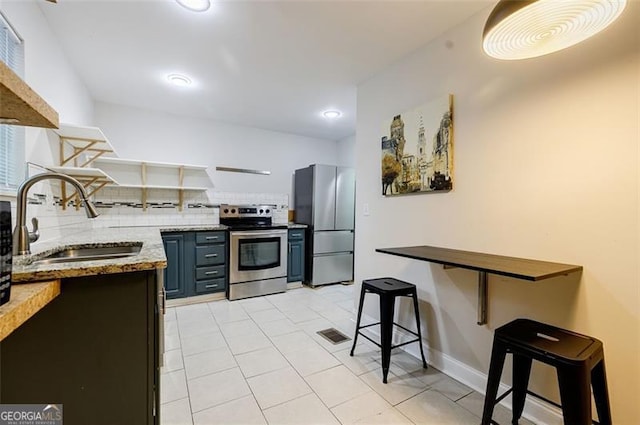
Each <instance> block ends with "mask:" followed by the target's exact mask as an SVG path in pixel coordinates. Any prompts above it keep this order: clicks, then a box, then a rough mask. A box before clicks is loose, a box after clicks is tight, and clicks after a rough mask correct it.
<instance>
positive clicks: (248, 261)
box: [220, 204, 287, 300]
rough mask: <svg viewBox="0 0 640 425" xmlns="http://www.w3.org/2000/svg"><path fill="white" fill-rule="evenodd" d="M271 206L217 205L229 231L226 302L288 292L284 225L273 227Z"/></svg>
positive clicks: (221, 219)
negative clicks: (227, 291) (227, 294)
mask: <svg viewBox="0 0 640 425" xmlns="http://www.w3.org/2000/svg"><path fill="white" fill-rule="evenodd" d="M273 208H274V207H273V206H272V205H227V204H223V205H220V224H224V225H225V226H228V227H229V228H230V231H229V239H230V242H231V243H230V252H229V299H230V300H237V299H241V298H248V297H255V296H259V295H267V294H274V293H277V292H284V291H286V290H287V226H286V225H273V223H272V218H273Z"/></svg>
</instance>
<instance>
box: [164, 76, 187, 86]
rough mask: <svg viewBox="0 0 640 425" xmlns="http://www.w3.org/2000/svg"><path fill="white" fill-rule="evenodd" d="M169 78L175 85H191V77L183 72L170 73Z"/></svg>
mask: <svg viewBox="0 0 640 425" xmlns="http://www.w3.org/2000/svg"><path fill="white" fill-rule="evenodd" d="M167 80H169V82H170V83H171V84H173V85H174V86H178V87H187V86H190V85H191V78H189V77H187V76H186V75H182V74H169V75H167Z"/></svg>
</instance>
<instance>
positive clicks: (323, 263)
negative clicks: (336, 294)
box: [311, 253, 353, 286]
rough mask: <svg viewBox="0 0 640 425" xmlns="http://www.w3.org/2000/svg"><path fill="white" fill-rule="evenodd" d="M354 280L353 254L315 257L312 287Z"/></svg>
mask: <svg viewBox="0 0 640 425" xmlns="http://www.w3.org/2000/svg"><path fill="white" fill-rule="evenodd" d="M352 279H353V254H351V253H340V254H329V255H319V256H315V257H313V279H312V280H311V285H312V286H317V285H325V284H328V283H335V282H343V281H349V280H352Z"/></svg>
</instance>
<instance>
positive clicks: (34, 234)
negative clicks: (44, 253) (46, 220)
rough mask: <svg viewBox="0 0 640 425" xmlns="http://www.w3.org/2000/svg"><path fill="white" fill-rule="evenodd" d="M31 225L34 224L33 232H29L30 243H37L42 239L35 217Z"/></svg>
mask: <svg viewBox="0 0 640 425" xmlns="http://www.w3.org/2000/svg"><path fill="white" fill-rule="evenodd" d="M31 223H32V224H33V232H29V242H35V241H37V240H38V239H40V230H39V229H38V219H37V218H36V217H33V218H32V219H31Z"/></svg>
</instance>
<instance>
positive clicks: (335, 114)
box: [322, 111, 342, 119]
mask: <svg viewBox="0 0 640 425" xmlns="http://www.w3.org/2000/svg"><path fill="white" fill-rule="evenodd" d="M322 115H324V117H325V118H329V119H334V118H338V117H339V116H340V115H342V112H340V111H324V112H323V113H322Z"/></svg>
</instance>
